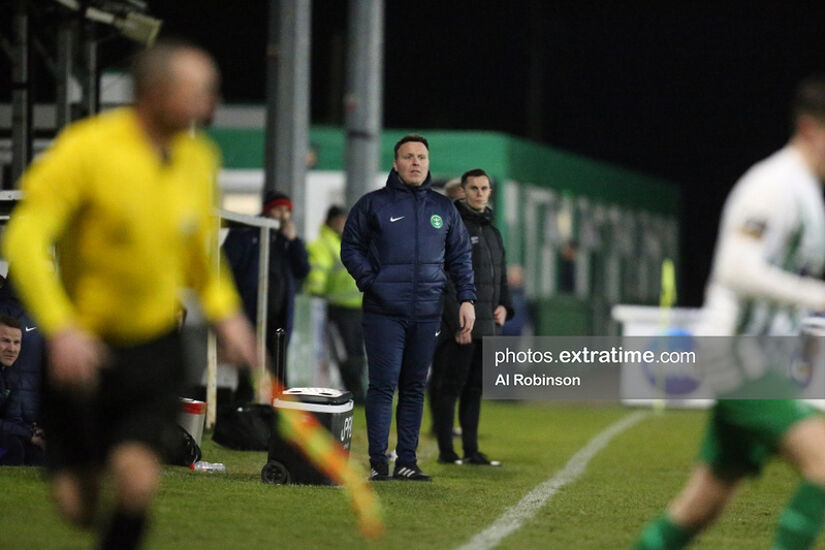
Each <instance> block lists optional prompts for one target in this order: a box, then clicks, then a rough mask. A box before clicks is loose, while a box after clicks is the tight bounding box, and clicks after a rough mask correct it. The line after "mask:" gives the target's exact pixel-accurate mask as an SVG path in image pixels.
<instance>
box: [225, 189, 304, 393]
mask: <svg viewBox="0 0 825 550" xmlns="http://www.w3.org/2000/svg"><path fill="white" fill-rule="evenodd" d="M261 216H268V217H270V218H272V219H275V220H278V221H279V222H280V227H279V228H278V230H277V231H273V232H272V233H271V234H270V243H269V293H268V299H267V327H268V330H267V335H266V346H267V350H268V351H269V354H270V356H271V357H274V356H275V353H276V351H277V350H276V348H275V329H278V328H282V329H284V330H285V331H286V339H287V344H288V343H289V337H290V335H291V334H292V322H293V318H294V314H295V293H296V292H298V290H299V289H300V286H301V281H302V280H303V279H304V277H306V276H307V274H308V273H309V259H308V257H307V251H306V247H305V246H304V242H303V241H302V240H301V238H300V237H299V236H298V230H297V228H296V227H295V223H294V222H293V221H292V201H291V200H290V198H289V197H288V196H287V195H285V194H284V193H280V192H277V191H274V192H272V191H271V192H268V193H267V194H266V196H265V198H264V205H263V209H262V210H261ZM259 239H260V231H259V230H258V228H257V227H236V228H233V229H231V230H230V231H229V235H228V236H227V237H226V241H225V242H224V244H223V249H224V253H225V255H226V259H227V261H228V262H229V266H230V269H231V271H232V274H233V275H234V277H235V284H236V285H237V287H238V292H239V293H240V295H241V302H242V303H243V309H244V312H245V313H246V316H247V317H248V318H249V320H250V321H251V322H252V323H253V324H255V323H256V322H257V318H258V267H259V256H258V254H259V250H260V248H259V247H260V242H259ZM240 374H241V376H242V378H245V376H246V375H245V373H240ZM281 382H283V383H284V384H286V380H283V379H282V380H281ZM240 384H241V385H240V386H239V389H238V393H237V394H236V399H238V400H242V401H246V400H251V399H252V395H251V394H250V393H249V392H251V385H248V381H247V380H242V382H241V383H240Z"/></svg>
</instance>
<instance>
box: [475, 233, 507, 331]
mask: <svg viewBox="0 0 825 550" xmlns="http://www.w3.org/2000/svg"><path fill="white" fill-rule="evenodd" d="M478 229H479V233H480V238H481V239H483V240H484V248H485V249H486V250H487V259H488V260H490V281H492V283H493V288H494V289H495V287H496V266H495V265H494V264H493V252H492V251H491V250H490V245H489V244H488V243H487V239H486V237H484V227H483V226H482V225H479V226H478ZM493 295H494V296H495V290H494V291H493ZM499 298H501V297H500V296H499ZM497 307H498V304H493V313H494V315H493V320H492V324H493V336H495V335H496V317H495V311H496V308H497Z"/></svg>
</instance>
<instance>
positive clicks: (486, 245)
mask: <svg viewBox="0 0 825 550" xmlns="http://www.w3.org/2000/svg"><path fill="white" fill-rule="evenodd" d="M454 204H455V207H456V209H457V210H458V213H459V214H460V215H461V219H462V220H463V221H464V226H465V227H466V228H467V232H468V233H469V235H470V244H471V245H472V248H473V272H474V273H475V284H476V296H477V299H476V304H475V307H476V322H475V325H474V326H473V339H478V338H481V337H483V336H495V335H496V334H498V333H499V332H500V328H501V327H499V326H497V325H496V324H495V321H494V320H493V312H494V311H495V309H496V307H498V306H500V305H501V306H504V307H505V308H506V309H507V319H510V318H512V317H513V315H514V313H515V311H514V310H513V301H512V299H511V298H510V290H509V289H508V287H507V261H506V259H505V253H504V241H503V240H502V239H501V233H499V232H498V229H496V228H495V226H493V224H492V219H493V211H492V210H490V208H489V207H487V208H485V209H484V211H483V212H477V211H475V210H473V209H472V208H470V207H469V206H467V203H466V202H464V201H463V200H458V201H455V203H454ZM445 292H446V297H445V301H444V315H443V318H442V319H443V324H444V325H445V326H444V331H443V332H444V333H445V334H444V336H442V338H445V337H447V338H452V337H454V336H455V333H456V332H458V330H459V319H458V308H459V302H458V300H457V298H456V294H455V286H454V285H452V284H449V285H447V289H446V291H445Z"/></svg>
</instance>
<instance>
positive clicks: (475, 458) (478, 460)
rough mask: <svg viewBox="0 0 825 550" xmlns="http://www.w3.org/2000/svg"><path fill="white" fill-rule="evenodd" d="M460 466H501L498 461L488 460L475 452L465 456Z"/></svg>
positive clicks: (482, 454)
mask: <svg viewBox="0 0 825 550" xmlns="http://www.w3.org/2000/svg"><path fill="white" fill-rule="evenodd" d="M461 463H462V464H472V465H475V466H501V462H499V461H498V460H490V459H489V458H487V456H486V455H484V453H479V452H475V453H473V454H471V455H469V456H465V457H464V459H463V460H462V461H461Z"/></svg>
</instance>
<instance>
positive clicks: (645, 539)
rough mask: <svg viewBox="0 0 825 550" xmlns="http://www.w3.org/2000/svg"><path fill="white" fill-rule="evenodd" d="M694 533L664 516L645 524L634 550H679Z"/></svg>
mask: <svg viewBox="0 0 825 550" xmlns="http://www.w3.org/2000/svg"><path fill="white" fill-rule="evenodd" d="M694 534H696V532H695V531H694V530H692V529H688V528H686V527H682V526H681V525H677V524H675V523H673V521H672V520H671V519H670V518H669V517H667V516H666V515H663V516H660V517H658V518H656V519H655V520H653V521H651V522H650V523H648V524H647V526H646V527H645V528H644V530H643V531H642V536H641V537H640V538H639V541H638V542H637V543H636V546H634V547H633V549H634V550H680V549H681V548H684V547H685V546H687V544H688V543H689V542H690V540H691V539H692V538H693V535H694Z"/></svg>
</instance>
